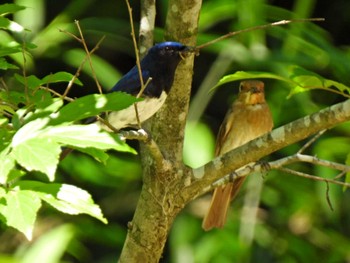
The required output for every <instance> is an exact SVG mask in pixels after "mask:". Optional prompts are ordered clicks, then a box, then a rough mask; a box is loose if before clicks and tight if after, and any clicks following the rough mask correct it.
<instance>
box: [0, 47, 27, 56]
mask: <svg viewBox="0 0 350 263" xmlns="http://www.w3.org/2000/svg"><path fill="white" fill-rule="evenodd" d="M21 52H22V47H21V46H17V47H1V48H0V57H4V56H8V55H11V54H16V53H21Z"/></svg>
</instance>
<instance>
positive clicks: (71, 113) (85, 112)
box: [50, 92, 142, 125]
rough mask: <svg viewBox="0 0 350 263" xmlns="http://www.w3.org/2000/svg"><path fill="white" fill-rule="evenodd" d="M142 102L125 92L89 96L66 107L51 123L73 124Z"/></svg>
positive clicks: (54, 116)
mask: <svg viewBox="0 0 350 263" xmlns="http://www.w3.org/2000/svg"><path fill="white" fill-rule="evenodd" d="M140 100H142V99H137V98H135V97H134V96H131V95H129V94H126V93H123V92H112V93H109V94H92V95H87V96H84V97H82V98H79V99H76V100H75V101H73V102H71V103H68V104H67V105H66V106H64V107H63V108H62V109H61V110H60V111H59V112H58V114H57V115H53V116H52V118H53V120H52V121H51V122H50V123H51V124H52V125H56V124H60V123H64V122H73V121H77V120H81V119H86V118H88V117H92V116H96V115H98V114H100V113H101V112H105V111H118V110H122V109H125V108H127V107H128V106H130V105H132V104H133V103H135V102H137V101H140Z"/></svg>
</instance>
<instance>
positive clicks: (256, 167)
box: [194, 153, 350, 198]
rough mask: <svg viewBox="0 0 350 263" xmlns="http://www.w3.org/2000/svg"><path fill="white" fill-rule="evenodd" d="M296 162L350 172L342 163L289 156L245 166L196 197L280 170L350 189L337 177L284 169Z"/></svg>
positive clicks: (349, 186) (305, 156) (302, 156)
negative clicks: (253, 175)
mask: <svg viewBox="0 0 350 263" xmlns="http://www.w3.org/2000/svg"><path fill="white" fill-rule="evenodd" d="M296 162H307V163H312V164H315V165H321V166H325V167H329V168H332V169H336V170H340V171H342V172H345V173H346V172H349V171H350V166H347V165H344V164H340V163H335V162H330V161H327V160H321V159H319V158H317V157H314V156H309V155H302V154H298V153H297V154H295V155H292V156H288V157H285V158H282V159H279V160H276V161H272V162H266V163H264V162H256V163H250V164H247V165H245V166H243V167H242V168H239V169H238V170H236V171H234V172H232V173H230V174H229V175H226V176H225V177H223V178H221V179H219V180H217V181H215V182H214V183H212V184H211V185H210V186H208V187H207V188H204V189H203V191H202V192H201V193H199V194H198V195H196V197H197V196H199V195H201V194H203V193H206V192H208V191H211V190H213V189H215V188H216V187H218V186H221V185H225V184H227V183H229V182H232V181H233V180H234V179H236V178H239V177H244V176H248V175H249V174H251V173H255V172H266V169H275V170H280V171H283V172H287V173H289V174H293V175H297V176H300V177H304V178H308V179H311V180H315V181H322V182H328V183H332V184H337V185H341V186H344V187H347V188H350V183H345V182H340V181H338V180H336V179H338V178H337V177H335V178H334V179H327V178H322V177H319V176H314V175H310V174H306V173H302V172H299V171H295V170H292V169H289V168H285V167H283V166H285V165H288V164H291V163H296ZM196 197H194V198H196Z"/></svg>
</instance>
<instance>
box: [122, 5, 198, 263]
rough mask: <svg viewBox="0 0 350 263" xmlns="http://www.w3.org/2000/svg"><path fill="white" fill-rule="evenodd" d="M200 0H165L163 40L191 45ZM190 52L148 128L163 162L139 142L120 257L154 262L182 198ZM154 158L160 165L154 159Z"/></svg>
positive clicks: (133, 260)
mask: <svg viewBox="0 0 350 263" xmlns="http://www.w3.org/2000/svg"><path fill="white" fill-rule="evenodd" d="M200 7H201V1H200V0H195V1H192V0H191V1H189V0H180V1H179V0H173V1H169V11H168V15H167V21H166V24H167V26H166V33H165V40H172V41H178V42H181V43H183V44H186V45H189V46H194V45H195V43H196V33H197V25H198V19H199V11H200ZM193 60H194V56H192V57H190V58H187V59H186V60H184V61H183V62H181V63H180V65H179V66H178V68H177V71H176V75H175V80H174V85H173V87H172V89H171V91H170V94H169V96H168V98H167V101H166V105H164V106H163V107H162V109H161V110H160V111H159V112H158V113H157V114H156V116H155V117H154V118H153V120H152V122H151V125H148V124H149V123H148V124H147V125H146V126H145V127H146V129H147V130H148V131H149V133H150V134H151V136H152V138H153V140H154V141H155V142H156V143H157V145H158V147H159V149H160V150H161V152H162V153H163V155H164V157H165V161H164V163H163V164H164V165H162V166H160V165H159V162H155V161H154V160H152V158H151V156H150V154H149V152H148V150H147V146H146V147H145V146H144V145H143V146H142V147H141V148H142V149H141V159H142V165H143V181H144V182H143V183H144V184H143V187H142V192H141V195H140V199H139V202H138V204H137V208H136V211H135V214H134V218H133V220H132V222H131V223H130V224H129V231H128V235H127V238H126V241H125V243H124V248H123V251H122V254H121V257H120V260H119V261H120V262H127V263H132V262H145V263H147V262H158V261H159V260H160V258H161V255H162V252H163V248H164V245H165V243H166V240H167V237H168V233H169V231H170V228H171V225H172V223H173V221H174V218H175V216H176V215H177V213H178V212H179V211H180V210H181V209H182V208H183V206H184V204H185V202H184V200H181V199H179V198H178V197H179V196H180V192H181V190H182V189H183V188H184V182H183V180H182V177H183V175H184V174H185V170H186V169H187V168H186V167H185V166H184V164H183V162H182V147H183V139H184V130H185V123H186V117H187V112H188V105H189V97H190V91H191V82H192V72H193ZM157 164H158V165H157Z"/></svg>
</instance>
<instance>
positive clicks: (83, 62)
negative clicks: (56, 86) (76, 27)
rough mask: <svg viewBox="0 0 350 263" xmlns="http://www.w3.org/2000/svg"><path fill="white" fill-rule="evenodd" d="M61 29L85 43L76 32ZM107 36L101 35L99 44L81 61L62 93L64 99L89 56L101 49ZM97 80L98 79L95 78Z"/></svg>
mask: <svg viewBox="0 0 350 263" xmlns="http://www.w3.org/2000/svg"><path fill="white" fill-rule="evenodd" d="M59 31H60V32H62V33H65V34H67V35H68V36H70V37H73V38H74V39H75V40H77V41H78V42H80V43H83V40H82V39H80V38H79V37H77V36H75V35H74V34H72V33H70V32H68V31H65V30H62V29H60V30H59ZM105 37H106V36H103V37H101V39H100V40H99V41H98V42H97V44H96V45H95V47H94V48H93V49H91V51H90V52H88V54H87V55H86V56H85V58H84V59H83V61H82V62H81V63H80V65H79V67H78V69H77V71H76V72H75V74H74V76H73V78H72V79H71V80H70V81H69V83H68V86H67V88H66V90H65V91H64V93H63V95H62V98H63V99H64V98H65V97H66V96H67V94H68V93H69V91H70V89H71V88H72V86H73V84H74V82H75V80H76V79H77V78H78V77H79V75H80V72H81V70H82V68H83V67H84V65H85V63H86V61H87V60H88V58H89V56H91V55H92V54H93V53H95V51H96V50H97V49H99V47H100V45H101V43H102V41H103V40H104V39H105ZM85 45H86V44H85ZM95 81H96V80H95Z"/></svg>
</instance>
